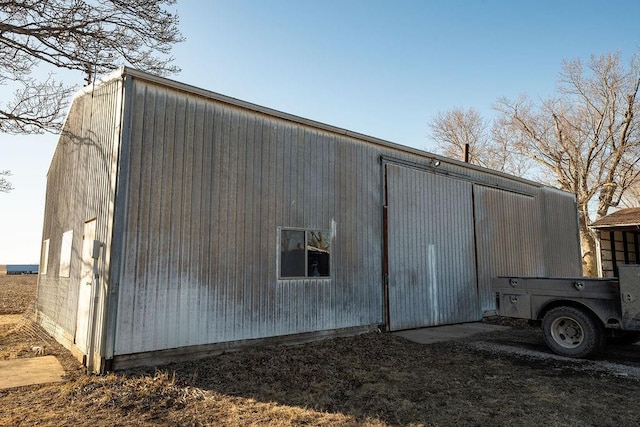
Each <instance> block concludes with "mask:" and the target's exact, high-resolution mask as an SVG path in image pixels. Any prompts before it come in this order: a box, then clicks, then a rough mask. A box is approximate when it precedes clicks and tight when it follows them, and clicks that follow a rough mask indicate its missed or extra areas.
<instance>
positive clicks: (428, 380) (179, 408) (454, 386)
mask: <svg viewBox="0 0 640 427" xmlns="http://www.w3.org/2000/svg"><path fill="white" fill-rule="evenodd" d="M34 290H35V278H34V277H29V280H27V283H23V282H22V281H13V280H12V279H7V278H6V277H0V307H1V308H2V309H1V310H0V315H3V314H15V310H18V311H20V310H21V311H22V312H27V313H28V312H29V310H30V308H31V306H32V301H33V296H34V294H35V291H34ZM511 324H512V325H513V326H512V328H511V330H508V331H506V332H492V333H488V334H481V335H476V336H474V337H473V338H472V339H469V340H466V341H464V342H462V341H457V342H443V343H437V344H432V345H421V344H416V343H412V342H409V341H407V340H405V339H403V338H400V337H398V336H394V335H392V334H387V333H370V334H365V335H361V336H357V337H352V338H339V339H334V340H328V341H324V342H317V343H311V344H305V345H301V346H294V347H272V348H262V349H254V350H249V351H243V352H239V353H229V354H223V355H220V356H216V357H211V358H209V359H206V360H201V361H197V362H184V363H175V364H171V365H167V366H164V367H162V368H160V369H153V370H136V371H129V372H124V373H117V374H109V375H106V376H87V375H84V374H83V372H82V370H81V367H80V366H79V364H78V363H77V362H76V361H75V359H73V358H72V357H71V356H70V355H69V353H68V352H66V351H65V350H64V349H62V348H61V347H60V346H58V345H57V344H56V343H55V342H53V341H52V340H51V339H50V338H48V337H47V335H46V334H44V333H43V332H42V331H41V330H40V329H39V328H37V327H35V326H34V325H33V324H31V323H30V322H28V321H27V320H26V319H23V320H21V322H20V323H19V324H13V326H11V327H9V328H4V327H3V326H2V325H0V359H8V358H15V357H33V356H34V354H32V352H31V351H30V350H29V349H30V347H31V346H32V345H45V348H46V354H53V355H55V356H56V357H57V358H58V359H59V360H60V361H61V363H62V364H63V366H64V367H65V369H66V371H67V375H66V380H65V382H63V383H61V384H55V385H44V386H43V385H39V386H29V387H22V388H18V389H12V390H4V391H0V407H1V408H2V411H0V425H33V424H39V425H52V426H53V425H56V426H57V425H72V424H73V425H93V426H113V425H149V426H151V425H193V426H201V425H227V426H235V425H260V426H262V425H267V426H288V425H295V426H298V425H313V426H316V425H327V426H352V425H365V426H387V425H434V426H438V425H441V426H452V425H456V426H457V425H469V426H473V425H479V426H484V425H492V426H512V425H519V426H540V425H544V426H587V425H597V426H634V425H637V423H638V419H640V405H638V404H637V402H636V401H637V396H638V395H639V394H640V347H638V346H629V347H613V346H610V347H608V348H607V350H606V352H605V353H604V354H603V355H602V356H601V357H599V358H598V359H596V360H587V361H585V360H571V359H566V358H562V357H558V356H555V355H553V354H551V353H550V352H549V351H548V350H547V349H546V347H545V346H544V343H543V341H542V337H541V334H540V332H539V331H538V330H537V329H535V328H531V327H529V326H527V325H526V324H524V323H518V322H512V323H511ZM3 328H4V329H3ZM27 408H28V409H27Z"/></svg>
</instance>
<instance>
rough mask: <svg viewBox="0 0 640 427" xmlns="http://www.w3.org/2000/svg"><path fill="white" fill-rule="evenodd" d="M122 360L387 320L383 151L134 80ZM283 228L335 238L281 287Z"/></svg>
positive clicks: (118, 348) (124, 217)
mask: <svg viewBox="0 0 640 427" xmlns="http://www.w3.org/2000/svg"><path fill="white" fill-rule="evenodd" d="M133 89H134V92H133V93H132V94H130V96H131V98H130V99H131V100H132V103H131V104H130V107H131V110H129V111H127V114H129V115H131V116H130V117H128V118H127V120H130V123H131V124H132V125H131V131H130V135H127V136H125V138H124V140H126V141H128V146H127V147H126V154H125V155H126V156H127V162H128V165H129V166H128V174H127V176H126V179H125V180H123V181H122V182H126V186H121V187H120V188H119V191H125V192H126V193H127V195H128V196H127V198H126V205H125V206H124V207H123V208H122V210H120V211H119V214H118V217H117V218H118V221H122V229H123V242H122V247H121V248H120V249H119V251H118V252H119V253H122V258H121V262H120V265H121V267H120V274H119V280H118V282H119V285H120V287H119V303H118V314H117V315H118V319H117V336H116V343H115V354H128V353H134V352H140V351H151V350H158V349H164V348H174V347H180V346H186V345H197V344H204V343H212V342H224V341H232V340H240V339H248V338H259V337H265V336H273V335H285V334H292V333H301V332H310V331H316V330H326V329H333V328H345V327H351V326H361V325H368V324H378V323H381V321H382V314H381V313H382V297H381V293H382V292H381V281H382V279H381V265H380V261H379V260H380V258H381V234H380V233H379V230H380V223H381V209H380V206H381V201H380V182H379V167H380V166H379V162H378V154H379V150H376V149H375V148H374V147H372V146H368V145H366V144H364V143H362V142H361V141H358V140H355V139H353V138H349V137H343V136H338V135H335V134H331V133H329V132H326V131H322V130H318V129H314V128H311V127H308V126H303V125H300V124H296V123H292V122H289V121H285V120H282V119H278V118H274V117H270V116H267V115H265V114H256V113H255V112H251V111H247V110H244V109H241V108H238V107H234V106H231V105H226V104H222V103H219V102H214V101H212V100H208V99H206V98H203V97H199V96H195V95H191V94H186V93H184V92H179V91H176V90H173V89H171V88H166V87H162V86H157V85H154V84H149V83H146V82H143V81H139V80H135V81H134V85H133ZM278 227H299V228H307V229H320V230H335V233H334V236H333V241H332V243H333V248H332V252H331V257H332V276H331V278H330V279H320V280H312V279H306V280H299V281H296V280H278V278H277V262H278V260H277V254H278V252H279V249H278V247H277V237H278V236H277V232H278Z"/></svg>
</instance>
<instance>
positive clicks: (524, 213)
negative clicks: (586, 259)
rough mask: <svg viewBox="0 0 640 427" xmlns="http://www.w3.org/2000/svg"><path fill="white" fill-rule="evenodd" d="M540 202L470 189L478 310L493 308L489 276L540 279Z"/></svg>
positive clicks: (499, 191) (478, 186)
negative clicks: (474, 223)
mask: <svg viewBox="0 0 640 427" xmlns="http://www.w3.org/2000/svg"><path fill="white" fill-rule="evenodd" d="M540 201H541V200H540V197H539V196H538V197H531V196H526V195H521V194H516V193H512V192H508V191H504V190H496V189H493V188H488V187H484V186H481V185H476V186H474V204H475V218H476V247H477V259H478V287H479V289H480V296H481V301H480V305H481V308H482V310H493V309H495V296H494V294H493V292H492V290H491V279H492V278H493V277H496V276H534V277H542V276H544V273H545V262H544V257H543V244H542V239H541V237H542V226H541V217H540V208H539V206H540Z"/></svg>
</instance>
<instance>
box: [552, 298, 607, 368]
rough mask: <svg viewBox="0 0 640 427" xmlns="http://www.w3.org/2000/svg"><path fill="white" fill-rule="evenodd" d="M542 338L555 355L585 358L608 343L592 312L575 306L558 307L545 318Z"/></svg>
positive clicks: (594, 353) (597, 351)
mask: <svg viewBox="0 0 640 427" xmlns="http://www.w3.org/2000/svg"><path fill="white" fill-rule="evenodd" d="M542 335H543V336H544V340H545V342H546V343H547V345H548V346H549V348H551V350H553V351H554V352H555V353H557V354H559V355H561V356H566V357H575V358H583V357H590V356H594V355H596V354H598V353H600V352H601V351H602V349H603V348H604V346H605V344H606V336H605V334H604V328H603V326H602V324H601V323H600V321H599V320H598V319H596V318H595V317H594V316H593V315H591V313H588V312H586V311H585V310H581V309H579V308H575V307H564V306H562V307H556V308H554V309H551V310H549V311H548V312H547V314H545V316H544V318H543V319H542Z"/></svg>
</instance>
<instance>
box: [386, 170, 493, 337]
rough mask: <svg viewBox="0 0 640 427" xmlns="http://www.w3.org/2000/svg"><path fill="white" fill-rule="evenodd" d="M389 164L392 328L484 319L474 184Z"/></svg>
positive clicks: (390, 315) (388, 193)
mask: <svg viewBox="0 0 640 427" xmlns="http://www.w3.org/2000/svg"><path fill="white" fill-rule="evenodd" d="M386 168H387V169H386V170H387V203H388V230H389V231H388V233H389V260H388V263H389V317H390V328H391V329H392V330H397V329H408V328H416V327H422V326H434V325H440V324H447V323H459V322H467V321H473V320H478V319H479V318H480V316H481V314H480V313H479V311H478V302H477V288H476V274H475V248H474V236H473V203H472V195H471V191H472V184H471V183H469V182H466V181H462V180H458V179H451V178H447V177H444V176H441V175H436V174H433V173H429V172H424V171H420V170H416V169H410V168H406V167H402V166H397V165H387V166H386Z"/></svg>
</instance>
